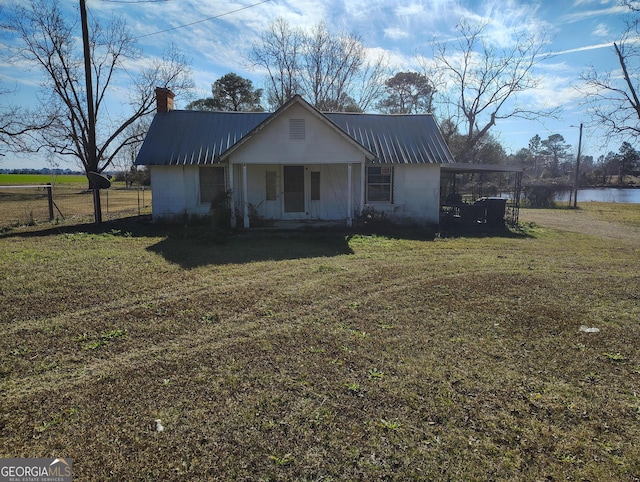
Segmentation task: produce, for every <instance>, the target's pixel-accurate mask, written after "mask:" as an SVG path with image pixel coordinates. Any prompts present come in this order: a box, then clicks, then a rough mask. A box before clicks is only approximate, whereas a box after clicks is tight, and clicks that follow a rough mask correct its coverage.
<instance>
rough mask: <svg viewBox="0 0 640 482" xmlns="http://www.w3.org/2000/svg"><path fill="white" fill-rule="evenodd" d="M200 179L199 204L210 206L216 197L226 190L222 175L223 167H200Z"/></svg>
mask: <svg viewBox="0 0 640 482" xmlns="http://www.w3.org/2000/svg"><path fill="white" fill-rule="evenodd" d="M199 177H200V202H201V203H202V204H210V203H211V201H213V200H214V198H215V197H216V195H218V194H220V193H224V192H225V191H226V190H227V186H226V180H225V175H224V167H218V166H216V167H209V166H207V167H201V168H200V170H199Z"/></svg>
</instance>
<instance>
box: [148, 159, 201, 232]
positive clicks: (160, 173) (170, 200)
mask: <svg viewBox="0 0 640 482" xmlns="http://www.w3.org/2000/svg"><path fill="white" fill-rule="evenodd" d="M149 169H150V176H151V189H152V190H153V191H152V192H153V198H152V212H153V219H154V220H158V219H166V218H175V217H178V216H182V215H204V214H207V213H208V212H209V205H208V204H200V187H199V186H200V184H199V178H198V166H149Z"/></svg>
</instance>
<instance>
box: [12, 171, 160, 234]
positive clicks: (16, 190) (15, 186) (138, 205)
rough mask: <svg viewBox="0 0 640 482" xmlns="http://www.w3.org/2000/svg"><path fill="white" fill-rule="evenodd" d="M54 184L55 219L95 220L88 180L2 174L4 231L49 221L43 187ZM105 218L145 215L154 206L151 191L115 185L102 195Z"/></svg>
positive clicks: (46, 199)
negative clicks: (125, 214) (143, 213)
mask: <svg viewBox="0 0 640 482" xmlns="http://www.w3.org/2000/svg"><path fill="white" fill-rule="evenodd" d="M48 183H51V185H52V187H53V202H54V203H55V206H54V212H53V218H54V219H55V220H68V219H71V218H81V217H89V218H90V217H91V216H93V194H92V192H91V191H88V190H87V188H88V181H87V178H86V177H85V176H82V175H78V176H50V175H44V174H43V175H40V174H0V230H1V229H5V228H7V227H10V226H20V225H24V224H31V225H32V224H38V223H42V222H48V221H49V215H50V213H49V202H48V195H47V189H46V188H41V187H37V188H34V187H24V188H23V187H22V186H42V185H45V184H48ZM101 198H102V208H103V216H106V219H113V218H114V217H121V216H122V213H127V214H128V215H132V214H137V213H142V211H143V210H144V211H145V213H146V212H148V211H149V209H150V204H151V190H145V191H144V192H143V191H141V190H138V189H125V187H124V183H115V182H114V183H112V184H111V188H110V189H106V190H103V191H102V193H101Z"/></svg>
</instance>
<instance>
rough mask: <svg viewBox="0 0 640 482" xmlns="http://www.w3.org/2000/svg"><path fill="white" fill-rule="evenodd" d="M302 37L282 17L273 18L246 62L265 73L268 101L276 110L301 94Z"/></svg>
mask: <svg viewBox="0 0 640 482" xmlns="http://www.w3.org/2000/svg"><path fill="white" fill-rule="evenodd" d="M302 44H303V34H302V32H301V31H300V30H298V29H294V28H291V26H290V25H289V23H288V22H287V21H286V20H284V19H283V18H278V19H276V20H275V21H274V22H273V23H272V24H271V25H270V26H269V29H268V30H267V31H266V32H264V33H263V34H262V36H261V39H260V42H255V43H254V44H253V47H252V49H251V52H250V54H249V60H250V61H251V62H252V63H253V64H254V65H255V66H257V67H259V68H261V69H264V70H265V71H266V79H265V83H266V92H267V102H269V104H270V105H271V107H274V108H277V107H280V106H281V105H283V104H284V103H285V102H287V101H288V100H289V99H291V98H292V97H293V96H294V95H296V94H299V93H301V90H302V89H301V86H300V83H299V78H300V69H301V66H300V62H301V58H300V57H301V55H302V48H303V47H302Z"/></svg>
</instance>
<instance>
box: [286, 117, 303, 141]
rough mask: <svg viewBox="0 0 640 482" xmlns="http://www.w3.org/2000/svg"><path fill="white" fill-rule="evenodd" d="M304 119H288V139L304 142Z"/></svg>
mask: <svg viewBox="0 0 640 482" xmlns="http://www.w3.org/2000/svg"><path fill="white" fill-rule="evenodd" d="M304 138H305V125H304V119H289V139H295V140H304Z"/></svg>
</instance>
